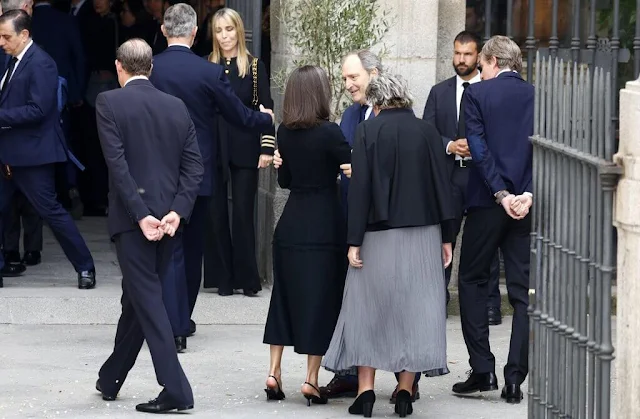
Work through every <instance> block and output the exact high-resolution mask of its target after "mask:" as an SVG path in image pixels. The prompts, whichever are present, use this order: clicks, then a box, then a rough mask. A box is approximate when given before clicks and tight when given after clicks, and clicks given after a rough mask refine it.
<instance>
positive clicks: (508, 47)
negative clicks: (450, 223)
mask: <svg viewBox="0 0 640 419" xmlns="http://www.w3.org/2000/svg"><path fill="white" fill-rule="evenodd" d="M480 63H481V65H482V78H483V80H485V81H483V82H482V83H477V84H474V85H471V86H469V87H468V88H467V89H466V91H465V94H464V98H463V108H464V111H465V124H466V134H467V141H468V144H469V150H470V151H471V156H472V157H473V161H474V164H473V166H472V167H471V173H470V176H469V184H468V188H467V200H466V207H467V220H466V223H465V227H464V229H465V231H464V238H463V241H462V249H461V254H460V273H459V281H458V289H459V293H460V318H461V322H462V334H463V335H464V340H465V343H466V345H467V349H468V351H469V363H470V365H471V369H472V371H471V373H470V374H469V378H468V379H467V380H466V381H464V382H460V383H457V384H455V385H454V386H453V392H454V393H457V394H469V393H475V392H477V391H491V390H497V389H498V379H497V377H496V374H495V357H494V355H493V354H492V353H491V349H490V347H489V323H488V318H487V316H486V301H487V296H488V282H489V281H488V279H487V277H486V275H485V272H486V270H487V269H488V268H489V265H490V264H491V260H492V258H493V256H494V255H495V252H496V251H497V250H498V249H500V250H501V252H502V255H503V257H504V265H505V273H506V283H507V292H508V294H509V302H510V303H511V305H512V306H513V311H514V314H513V323H512V327H511V342H510V346H509V356H508V359H507V365H506V366H505V367H504V379H505V386H504V388H503V390H502V398H503V399H505V400H506V401H507V402H508V403H520V401H521V400H522V398H523V394H522V390H521V389H520V385H521V384H522V382H523V381H524V380H525V378H526V376H527V373H528V369H529V366H528V349H529V318H528V314H527V306H528V304H529V258H530V233H531V217H529V210H530V208H531V205H532V203H533V195H532V163H533V158H532V155H533V153H532V146H531V143H530V141H529V136H530V135H532V134H533V105H534V88H533V86H532V85H531V84H529V83H527V82H526V81H524V80H523V79H522V77H521V76H520V74H519V73H518V72H519V71H521V69H522V53H521V52H520V48H519V47H518V45H517V44H516V43H514V42H513V41H512V40H510V39H509V38H507V37H505V36H494V37H493V38H491V39H490V40H489V41H487V43H486V44H485V45H484V47H483V48H482V52H481V54H480ZM496 204H497V205H496Z"/></svg>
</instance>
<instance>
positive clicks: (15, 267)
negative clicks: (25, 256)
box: [0, 263, 27, 277]
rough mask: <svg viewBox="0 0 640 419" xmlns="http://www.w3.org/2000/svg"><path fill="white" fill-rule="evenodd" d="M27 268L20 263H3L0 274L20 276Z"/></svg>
mask: <svg viewBox="0 0 640 419" xmlns="http://www.w3.org/2000/svg"><path fill="white" fill-rule="evenodd" d="M26 270H27V267H26V266H24V265H23V264H22V263H5V264H4V266H3V267H2V269H0V274H1V275H2V276H9V277H11V276H20V275H22V274H23V273H24V271H26Z"/></svg>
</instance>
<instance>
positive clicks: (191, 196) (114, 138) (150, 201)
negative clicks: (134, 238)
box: [96, 80, 204, 236]
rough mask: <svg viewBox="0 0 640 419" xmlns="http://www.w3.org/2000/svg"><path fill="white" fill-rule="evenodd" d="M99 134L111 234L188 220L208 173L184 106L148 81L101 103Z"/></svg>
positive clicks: (115, 92) (99, 99) (129, 86)
mask: <svg viewBox="0 0 640 419" xmlns="http://www.w3.org/2000/svg"><path fill="white" fill-rule="evenodd" d="M96 116H97V123H98V134H99V136H100V145H101V146H102V151H103V153H104V158H105V161H106V163H107V168H108V169H109V218H108V226H109V233H110V234H111V236H114V235H116V234H118V233H122V232H125V231H131V230H135V229H137V228H139V227H138V221H140V220H141V219H143V218H144V217H146V216H147V215H153V216H154V217H156V218H158V219H160V218H162V217H164V216H165V215H166V214H167V213H168V212H169V211H172V210H173V211H175V212H177V213H178V214H179V215H180V216H181V217H182V218H184V219H187V220H188V219H189V216H190V215H191V210H192V209H193V204H194V202H195V200H196V196H197V195H198V189H199V187H200V182H202V176H203V173H204V167H203V165H202V157H201V156H200V150H199V149H198V142H197V139H196V130H195V127H194V125H193V122H192V121H191V118H190V117H189V111H187V107H186V106H185V104H184V103H183V102H182V101H181V100H180V99H178V98H175V97H173V96H170V95H168V94H166V93H162V92H161V91H159V90H158V89H156V88H154V87H153V86H152V85H151V83H150V82H149V81H148V80H132V81H130V82H129V83H128V84H127V85H126V86H125V87H124V88H122V89H116V90H110V91H107V92H103V93H100V94H99V95H98V97H97V99H96Z"/></svg>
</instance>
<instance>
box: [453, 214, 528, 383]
mask: <svg viewBox="0 0 640 419" xmlns="http://www.w3.org/2000/svg"><path fill="white" fill-rule="evenodd" d="M530 233H531V215H530V214H529V215H527V217H525V218H524V219H523V220H514V219H512V218H511V217H509V216H508V215H507V214H506V212H505V211H504V209H503V208H502V207H501V206H497V205H496V206H495V207H493V208H475V209H472V210H470V211H469V212H468V214H467V221H466V223H465V227H464V236H463V239H462V250H461V255H460V275H459V281H458V289H459V292H460V318H461V321H462V334H463V336H464V341H465V343H466V345H467V349H468V351H469V358H470V360H469V363H470V365H471V368H472V369H473V371H474V372H476V373H487V372H494V371H495V357H494V356H493V354H492V353H491V349H490V347H489V320H488V318H487V311H486V310H487V298H488V294H489V289H488V284H489V281H488V279H487V276H486V272H487V270H488V268H489V266H490V265H491V261H492V259H493V258H494V255H495V252H496V251H497V250H498V249H500V250H501V251H502V255H503V257H504V265H505V273H506V281H507V293H508V295H509V302H510V303H511V306H512V307H513V311H514V314H513V323H512V325H511V343H510V346H509V357H508V360H507V365H506V366H505V367H504V378H505V382H506V384H521V383H522V382H523V381H524V379H525V378H526V376H527V373H528V368H529V366H528V365H529V364H528V352H529V316H528V313H527V306H528V305H529V259H530V236H529V235H530Z"/></svg>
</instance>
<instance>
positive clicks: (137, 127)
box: [96, 39, 204, 413]
mask: <svg viewBox="0 0 640 419" xmlns="http://www.w3.org/2000/svg"><path fill="white" fill-rule="evenodd" d="M116 56H117V59H116V70H117V72H118V81H119V82H120V85H121V86H122V89H116V90H110V91H108V92H103V93H100V94H99V95H98V97H97V99H96V117H97V122H98V133H99V136H100V145H101V146H102V150H103V153H104V157H105V161H106V163H107V168H108V169H109V182H110V185H109V216H108V227H109V234H110V235H111V236H112V238H113V240H114V242H115V246H116V253H117V256H118V263H119V264H120V269H121V271H122V314H121V316H120V320H119V321H118V329H117V332H116V339H115V347H114V350H113V353H112V354H111V355H110V356H109V358H108V359H107V361H106V362H105V363H104V365H103V366H102V368H100V372H99V374H98V377H99V378H98V381H97V382H96V389H97V390H98V391H99V392H100V393H101V394H102V398H103V399H104V400H115V398H116V397H117V395H118V392H119V391H120V389H121V387H122V385H123V384H124V381H125V379H126V377H127V375H128V373H129V371H130V370H131V368H132V367H133V365H134V364H135V361H136V358H137V357H138V353H139V352H140V349H141V348H142V344H143V343H144V341H146V342H147V346H148V347H149V351H150V352H151V360H152V362H153V366H154V369H155V372H156V377H157V381H158V383H159V384H160V385H161V386H162V387H163V390H162V391H161V393H160V395H159V396H158V397H157V398H156V399H153V400H151V401H149V402H148V403H141V404H139V405H137V406H136V410H139V411H142V412H149V413H164V412H168V411H171V410H186V409H191V408H193V392H192V390H191V386H190V385H189V381H188V380H187V377H186V376H185V374H184V371H183V370H182V367H181V366H180V362H179V361H178V355H177V353H176V347H175V344H174V338H173V332H172V328H171V323H170V321H169V315H168V314H167V310H166V308H165V305H164V302H163V288H164V287H165V285H166V284H165V283H164V281H166V278H165V277H164V275H161V274H162V273H163V272H166V270H167V267H168V265H169V264H170V263H171V261H172V256H173V254H174V251H175V247H176V245H177V244H178V243H179V238H178V237H175V238H173V236H174V235H175V234H176V231H177V230H178V228H180V224H181V220H182V219H183V220H185V222H188V221H189V218H190V216H191V213H192V211H193V207H194V203H195V201H196V197H197V195H198V191H199V189H200V183H201V182H202V178H203V174H204V166H203V163H202V157H201V154H200V149H199V148H198V141H197V138H196V129H195V126H194V124H193V121H192V120H191V117H190V116H189V111H188V110H187V107H186V106H185V104H184V102H182V100H180V99H178V98H176V97H174V96H170V95H168V94H166V93H163V92H161V91H159V90H158V89H156V88H155V87H154V86H153V85H152V84H151V82H149V79H148V77H149V74H150V73H151V67H152V65H151V59H152V53H151V47H150V46H149V45H148V44H147V43H146V42H144V41H143V40H141V39H131V40H129V41H127V42H125V43H124V44H122V45H121V46H120V48H118V51H117V55H116Z"/></svg>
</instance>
